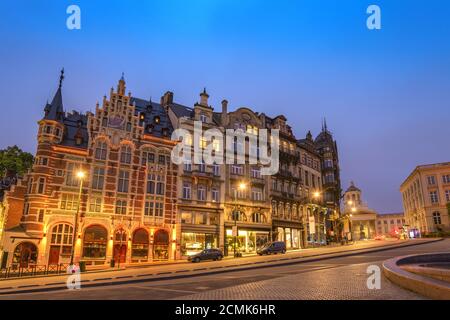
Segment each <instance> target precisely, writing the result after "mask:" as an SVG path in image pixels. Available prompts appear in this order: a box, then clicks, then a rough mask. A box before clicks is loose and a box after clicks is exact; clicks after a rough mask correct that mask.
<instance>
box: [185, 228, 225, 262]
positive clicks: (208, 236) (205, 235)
mask: <svg viewBox="0 0 450 320" xmlns="http://www.w3.org/2000/svg"><path fill="white" fill-rule="evenodd" d="M213 248H218V249H223V248H221V247H220V243H219V227H218V226H217V225H215V224H212V225H211V224H189V223H183V224H182V225H181V255H182V256H183V257H184V258H187V257H189V256H192V255H194V254H197V253H199V252H201V251H202V250H204V249H213Z"/></svg>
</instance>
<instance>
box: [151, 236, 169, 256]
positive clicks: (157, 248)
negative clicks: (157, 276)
mask: <svg viewBox="0 0 450 320" xmlns="http://www.w3.org/2000/svg"><path fill="white" fill-rule="evenodd" d="M153 259H154V260H167V259H169V233H168V232H167V231H166V230H158V231H156V233H155V236H154V245H153Z"/></svg>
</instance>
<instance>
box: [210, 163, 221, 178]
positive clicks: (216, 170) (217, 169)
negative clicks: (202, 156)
mask: <svg viewBox="0 0 450 320" xmlns="http://www.w3.org/2000/svg"><path fill="white" fill-rule="evenodd" d="M212 169H213V175H215V176H220V167H219V165H218V164H216V163H214V164H213V166H212Z"/></svg>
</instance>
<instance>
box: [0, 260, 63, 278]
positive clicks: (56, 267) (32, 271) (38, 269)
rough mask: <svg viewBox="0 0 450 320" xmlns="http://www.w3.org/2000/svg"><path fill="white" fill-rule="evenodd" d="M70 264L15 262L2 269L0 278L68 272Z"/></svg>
mask: <svg viewBox="0 0 450 320" xmlns="http://www.w3.org/2000/svg"><path fill="white" fill-rule="evenodd" d="M68 266H69V264H67V263H60V264H53V265H52V264H51V265H29V266H26V267H21V266H20V265H17V264H13V265H11V266H10V267H8V268H4V269H0V279H7V278H19V277H30V276H45V275H49V274H63V273H66V272H67V267H68Z"/></svg>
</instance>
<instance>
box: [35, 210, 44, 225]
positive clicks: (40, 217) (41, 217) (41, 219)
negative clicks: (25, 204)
mask: <svg viewBox="0 0 450 320" xmlns="http://www.w3.org/2000/svg"><path fill="white" fill-rule="evenodd" d="M37 221H38V222H44V209H39V211H38V216H37Z"/></svg>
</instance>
